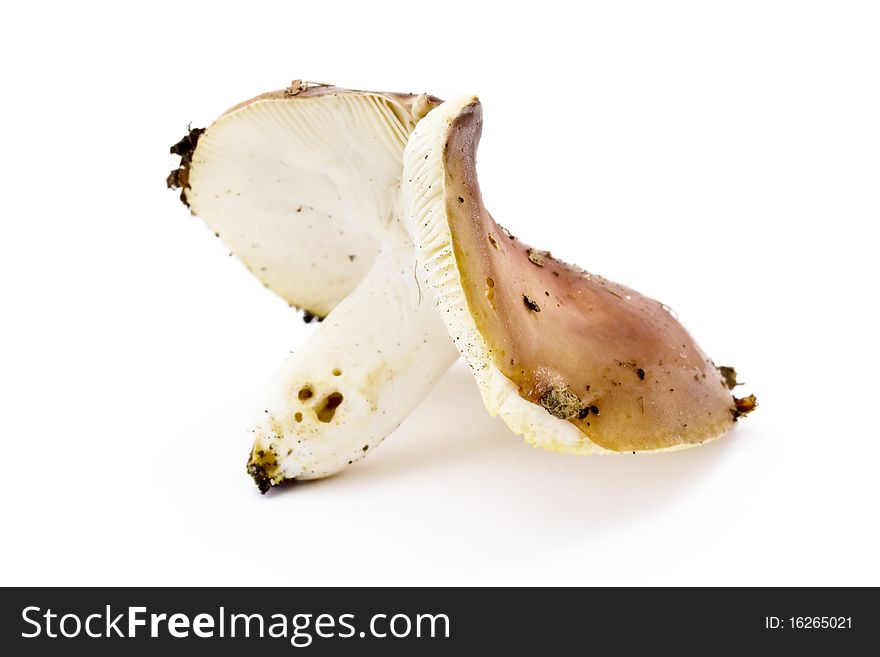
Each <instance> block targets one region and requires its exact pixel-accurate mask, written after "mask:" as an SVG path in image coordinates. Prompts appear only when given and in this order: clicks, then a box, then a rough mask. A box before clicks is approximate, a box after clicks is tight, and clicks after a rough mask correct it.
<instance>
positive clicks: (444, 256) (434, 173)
mask: <svg viewBox="0 0 880 657" xmlns="http://www.w3.org/2000/svg"><path fill="white" fill-rule="evenodd" d="M481 127H482V109H481V105H480V103H479V101H478V100H477V99H476V98H475V97H468V98H465V99H460V100H457V101H452V102H448V103H445V104H443V105H441V106H440V107H438V108H437V109H435V110H434V111H433V112H432V113H431V114H429V115H428V116H427V117H426V118H425V119H424V120H423V121H422V122H421V123H420V124H419V125H418V126H417V128H416V130H415V132H414V133H413V135H412V137H411V138H410V143H409V145H408V146H407V151H406V154H405V158H404V189H403V191H404V196H405V199H406V203H407V204H408V207H409V210H408V220H409V225H410V229H411V230H412V232H413V236H414V237H413V241H414V243H415V245H416V250H417V259H418V262H419V265H420V269H421V276H422V280H423V282H424V283H425V284H426V286H427V287H428V288H429V289H430V290H431V291H432V294H433V297H434V299H435V302H436V304H437V306H438V307H439V309H440V311H441V314H442V316H443V318H444V321H445V323H446V327H447V330H448V331H449V333H450V335H451V336H452V338H453V340H454V341H455V344H456V346H457V347H458V350H459V351H460V353H461V354H462V356H463V357H464V359H465V361H466V362H467V363H468V365H469V366H470V367H471V369H472V371H473V372H474V375H475V377H476V378H477V382H478V384H479V387H480V390H481V393H482V396H483V401H484V402H485V404H486V407H487V409H488V410H489V412H490V413H491V414H493V415H496V414H497V415H500V416H501V417H502V418H503V419H504V421H505V422H506V423H507V424H508V426H510V428H511V429H512V430H513V431H514V432H515V433H518V434H522V435H523V436H524V437H525V439H526V440H527V441H528V442H530V443H533V444H535V445H538V446H541V447H544V448H547V449H551V450H558V451H565V452H577V453H590V452H596V451H610V452H624V451H633V452H635V451H647V450H662V449H673V448H681V447H688V446H692V445H697V444H700V443H703V442H706V441H708V440H712V439H714V438H717V437H719V436H721V435H722V434H723V433H725V432H726V431H727V430H728V429H730V427H731V426H732V425H733V423H734V421H735V419H736V418H737V417H738V416H739V415H740V414H742V413H743V412H747V410H750V408H747V407H748V406H749V405H750V403H751V404H753V402H754V398H750V399H748V400H735V399H734V397H733V396H732V394H731V391H730V388H729V387H728V384H729V383H731V384H735V377H734V381H732V382H731V381H730V380H729V379H730V377H729V376H725V375H722V373H721V372H720V371H719V369H718V368H716V367H715V365H714V364H713V363H712V361H711V360H710V359H709V358H707V357H706V355H705V354H704V353H703V352H702V351H701V350H700V348H699V347H698V346H697V345H696V343H695V342H694V340H693V339H692V338H691V336H690V335H689V334H688V333H687V331H686V330H685V329H684V328H683V327H682V325H681V324H680V323H679V322H678V321H677V320H676V318H675V317H674V316H673V315H672V314H671V312H670V310H669V308H667V307H666V306H664V305H663V304H661V303H659V302H657V301H654V300H653V299H649V298H647V297H645V296H643V295H641V294H639V293H638V292H636V291H634V290H632V289H630V288H627V287H624V286H623V285H619V284H617V283H613V282H611V281H608V280H606V279H604V278H601V277H599V276H595V275H592V274H589V273H587V272H585V271H583V270H582V269H580V268H578V267H574V266H571V265H568V264H566V263H563V262H560V261H559V260H556V259H555V258H553V257H552V256H551V255H550V254H549V253H548V252H545V251H539V250H537V249H533V248H530V247H529V246H528V245H526V244H524V243H522V242H520V241H519V240H517V239H515V238H514V237H513V236H512V235H510V234H508V233H507V232H506V231H505V230H504V229H503V228H502V227H500V226H499V225H498V224H496V223H495V221H494V220H493V219H492V217H491V215H490V214H489V213H488V212H487V211H486V208H485V206H484V205H483V199H482V196H481V194H480V188H479V184H478V181H477V173H476V151H477V145H478V142H479V139H480V132H481ZM728 374H729V372H728Z"/></svg>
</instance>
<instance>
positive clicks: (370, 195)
mask: <svg viewBox="0 0 880 657" xmlns="http://www.w3.org/2000/svg"><path fill="white" fill-rule="evenodd" d="M439 102H440V101H439V100H438V99H437V98H434V97H433V96H427V95H421V96H414V95H407V94H393V93H376V92H364V91H351V90H346V89H339V88H336V87H331V86H327V85H313V84H304V83H302V82H300V81H298V80H296V81H294V82H293V84H292V85H291V86H290V87H288V88H287V89H285V90H282V91H278V92H271V93H268V94H263V95H261V96H257V97H256V98H254V99H252V100H249V101H247V102H245V103H241V104H240V105H236V106H235V107H233V108H232V109H230V110H229V111H227V112H226V113H225V114H223V115H222V116H221V117H220V118H219V119H217V120H216V121H215V122H214V123H213V124H212V125H211V126H210V127H208V128H207V129H206V130H191V131H190V132H189V133H188V134H187V135H186V136H185V137H184V139H183V140H181V142H179V143H178V144H176V145H175V146H173V147H172V152H175V153H177V154H178V155H180V156H181V163H180V166H179V167H178V168H177V169H176V170H175V171H173V172H172V173H171V175H170V176H169V178H168V185H169V187H174V188H181V190H182V191H181V200H183V202H184V203H186V204H187V205H188V206H189V207H190V209H191V211H192V212H193V214H196V215H198V216H199V217H201V218H202V219H203V220H204V221H205V223H207V225H208V226H209V227H210V228H211V229H212V230H213V231H214V232H215V234H217V235H218V236H219V237H220V239H221V240H223V241H224V243H225V244H226V245H227V246H228V247H229V249H230V250H231V252H232V253H234V254H235V255H237V256H238V257H239V258H240V259H241V260H242V261H243V262H244V263H245V265H246V266H247V267H248V269H249V270H250V271H251V272H252V273H253V274H254V275H255V276H257V277H258V278H259V279H260V280H261V281H262V282H263V283H264V284H265V285H266V286H267V287H268V288H270V289H271V290H273V291H274V292H276V293H277V294H279V295H280V296H281V297H283V298H284V299H285V300H286V301H287V302H288V303H289V304H291V305H292V306H297V307H301V308H303V309H305V311H306V318H310V317H311V316H317V317H319V318H324V317H325V316H326V319H325V321H324V322H323V323H322V324H321V326H319V327H318V329H317V330H316V331H315V333H314V334H313V335H312V336H311V337H310V338H309V340H308V341H307V342H306V343H305V344H303V345H302V346H301V347H300V349H299V350H297V351H296V353H294V354H293V355H291V356H290V357H289V358H287V359H286V360H285V361H284V363H283V364H282V365H281V367H280V368H279V370H278V372H277V373H276V375H275V376H274V377H273V379H272V380H271V381H270V382H269V384H268V386H267V390H266V393H265V396H264V401H263V403H262V405H261V407H260V409H259V411H258V416H259V417H258V420H257V422H256V426H255V429H254V445H253V449H252V451H251V455H250V458H249V460H248V464H247V470H248V472H249V474H250V475H251V476H252V477H253V478H254V481H255V482H256V484H257V486H258V487H259V488H260V491H261V492H266V491H267V490H268V489H269V488H270V487H271V486H275V485H278V484H280V483H281V482H283V481H285V480H291V479H314V478H319V477H325V476H328V475H330V474H333V473H335V472H338V471H339V470H341V469H343V468H345V467H346V466H347V465H349V464H351V463H353V462H354V461H357V460H359V459H361V458H363V457H364V456H365V455H366V454H367V453H368V452H369V451H370V450H372V449H373V448H374V447H375V446H376V445H377V444H378V443H379V442H380V441H381V440H382V439H383V438H384V437H385V436H386V435H388V434H389V433H390V432H391V431H393V430H394V429H395V428H396V427H397V425H398V424H399V423H400V422H401V421H402V420H403V419H404V418H405V417H406V416H407V415H408V414H409V412H410V411H411V410H412V408H413V407H414V406H415V405H416V404H418V402H419V401H420V400H421V399H422V398H423V397H424V396H425V395H426V394H427V392H428V391H429V390H430V388H431V387H432V386H433V385H434V384H435V383H436V381H437V380H438V379H439V377H440V376H441V375H442V374H443V372H444V371H445V370H446V369H447V368H448V367H449V365H450V364H451V363H452V362H453V360H455V358H456V357H457V353H456V350H455V349H454V347H453V346H452V345H451V343H450V342H449V339H448V337H447V335H446V331H445V328H444V326H443V323H442V321H441V319H440V317H439V315H438V314H437V312H436V310H435V309H434V308H433V307H432V305H431V304H429V303H428V302H427V301H426V300H425V299H424V298H423V294H422V291H421V289H420V288H419V286H418V283H417V281H416V278H415V274H414V272H415V250H414V248H413V245H412V242H411V239H410V237H409V234H408V233H407V231H406V230H405V228H404V227H403V226H402V224H401V222H400V220H399V188H400V180H401V172H402V168H403V150H404V147H405V145H406V142H407V139H408V136H409V134H410V132H411V131H412V129H413V127H414V126H415V125H416V123H417V122H418V121H419V120H420V119H421V118H422V117H423V116H425V114H427V113H428V112H429V111H431V109H432V108H433V107H435V106H436V105H437V104H438V103H439Z"/></svg>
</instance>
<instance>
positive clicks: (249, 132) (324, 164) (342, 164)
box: [186, 92, 414, 316]
mask: <svg viewBox="0 0 880 657" xmlns="http://www.w3.org/2000/svg"><path fill="white" fill-rule="evenodd" d="M413 125H414V122H413V120H412V118H411V117H410V116H409V114H408V112H407V111H406V110H404V109H403V108H402V107H399V106H396V103H394V101H392V100H390V99H388V98H385V97H383V96H379V95H375V94H370V93H362V92H345V93H339V94H338V95H326V96H316V97H307V98H296V97H293V98H274V99H262V100H257V101H254V102H252V103H250V104H248V105H245V106H244V107H242V108H240V109H237V110H235V111H233V112H231V113H229V114H226V115H224V116H222V117H220V118H219V119H218V120H217V121H216V122H215V123H214V124H212V125H211V126H210V127H209V128H208V129H207V131H206V132H205V133H204V134H203V135H202V137H201V139H200V140H199V143H198V146H197V148H196V151H195V153H194V155H193V160H192V164H191V167H190V177H189V183H190V189H189V190H187V192H186V194H187V199H188V201H189V203H190V207H191V208H192V210H193V212H194V213H195V214H196V215H198V216H199V217H201V218H202V219H203V220H204V221H205V223H206V224H207V225H208V226H209V227H210V229H211V230H212V231H214V232H215V233H219V235H220V238H221V239H222V240H223V242H224V243H225V244H226V246H227V247H228V248H229V249H230V250H231V251H232V253H234V254H235V255H236V256H237V257H238V258H240V259H241V260H242V261H243V262H244V263H245V265H246V266H247V267H248V269H249V270H250V271H251V272H252V273H253V274H254V275H255V276H256V277H257V278H259V279H260V280H261V281H262V282H263V283H264V284H265V285H266V286H267V287H268V288H269V289H271V290H272V291H274V292H275V293H277V294H278V295H280V296H281V297H282V298H284V299H285V300H286V301H287V302H288V303H290V304H292V305H295V306H297V307H302V308H305V309H307V310H309V311H311V312H312V313H314V314H317V315H321V316H323V315H326V314H327V313H329V312H330V310H332V309H333V307H334V306H336V304H337V303H339V301H340V300H341V299H342V298H344V297H345V296H346V295H347V294H348V293H349V292H351V291H352V290H353V289H354V287H355V286H356V285H357V284H358V282H360V281H361V279H363V277H364V276H365V275H366V273H367V271H368V270H369V268H370V265H371V264H372V262H373V259H374V258H375V256H376V253H377V252H378V249H379V237H380V235H381V233H382V230H383V229H384V227H386V226H387V225H388V222H389V221H390V219H391V217H392V213H393V207H394V204H395V203H396V198H397V194H398V190H399V183H400V172H401V168H402V153H403V148H404V145H405V144H406V140H407V138H408V135H409V133H410V131H411V130H412V128H413Z"/></svg>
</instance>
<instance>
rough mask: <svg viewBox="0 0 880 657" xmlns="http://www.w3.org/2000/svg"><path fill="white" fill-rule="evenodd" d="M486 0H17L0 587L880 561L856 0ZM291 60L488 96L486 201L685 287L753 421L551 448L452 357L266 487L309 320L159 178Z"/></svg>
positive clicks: (694, 577) (572, 247) (865, 57)
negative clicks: (275, 418)
mask: <svg viewBox="0 0 880 657" xmlns="http://www.w3.org/2000/svg"><path fill="white" fill-rule="evenodd" d="M485 5H486V3H479V2H475V1H474V0H471V1H469V2H452V1H444V2H441V3H427V2H425V3H420V2H413V1H408V2H399V3H398V2H360V3H350V4H339V3H333V2H328V1H326V0H321V1H318V2H311V3H304V2H277V3H263V2H255V1H249V2H247V3H235V4H234V5H232V3H230V5H224V4H222V3H207V2H206V3H187V2H174V3H159V2H151V3H146V4H141V5H138V8H137V9H135V8H134V7H133V6H132V5H130V4H128V3H107V4H106V5H97V4H93V3H85V4H83V3H57V4H49V5H45V4H43V3H36V2H34V3H13V4H12V5H10V6H9V7H7V8H6V9H5V10H4V18H3V22H2V27H0V57H2V61H3V75H2V78H3V79H2V86H0V116H2V128H0V130H2V160H0V161H2V172H0V173H2V190H3V193H2V196H0V216H2V222H3V223H2V226H3V230H2V239H0V290H2V308H0V313H2V324H0V358H2V360H0V372H2V374H0V377H2V378H0V386H2V387H0V404H2V411H0V413H2V416H0V423H2V424H0V431H2V434H0V438H2V468H3V470H2V476H0V505H2V506H0V522H2V527H0V531H2V534H3V538H2V541H0V553H2V554H0V583H2V584H7V585H8V584H24V585H31V584H115V585H136V584H218V585H220V584H264V585H306V584H312V585H324V584H328V585H329V584H412V585H426V584H502V585H507V584H563V585H564V584H614V585H617V584H735V585H738V584H773V585H775V584H873V585H878V584H880V568H878V559H877V554H878V550H880V545H878V513H877V505H878V499H880V495H878V484H877V481H878V457H880V430H878V418H877V413H878V410H880V400H878V394H880V393H878V386H877V382H878V377H880V362H878V360H880V359H878V348H877V335H878V333H880V331H878V322H877V319H876V307H877V293H876V284H877V281H878V265H877V259H878V256H877V245H878V241H877V230H876V227H877V221H878V210H880V194H878V192H880V185H878V181H880V84H878V82H880V36H878V35H880V20H878V12H877V9H876V5H872V3H867V2H866V3H854V2H827V3H818V2H766V1H762V2H735V3H734V2H731V3H724V4H720V3H704V2H691V3H681V2H678V3H650V2H649V3H631V2H615V3H602V6H596V5H591V4H588V5H584V4H583V3H573V2H572V3H553V2H547V1H542V2H538V3H529V4H523V5H520V4H517V3H504V5H503V8H502V5H501V3H492V5H493V7H492V8H488V7H486V6H485ZM232 6H234V7H235V8H234V9H233V8H232ZM292 78H304V79H310V80H319V81H325V82H333V83H336V84H339V85H342V86H348V87H354V88H363V89H384V90H399V91H413V92H422V91H429V92H432V93H434V94H436V95H438V96H441V97H451V96H455V95H458V94H462V93H477V94H479V95H480V97H481V99H482V101H483V104H484V111H485V127H484V137H483V142H482V145H481V150H480V159H479V171H480V177H481V181H482V186H483V193H484V197H485V198H486V201H487V205H489V207H490V209H491V210H492V212H493V214H494V215H495V216H496V217H497V218H498V219H499V220H500V221H501V222H502V223H503V224H505V225H506V226H508V227H509V228H510V229H511V230H512V231H513V232H514V233H516V234H517V235H519V236H521V237H522V238H523V239H525V240H526V241H528V242H531V243H533V244H535V246H538V247H542V248H549V249H552V250H553V252H554V254H556V255H558V256H560V257H561V258H563V259H564V260H568V261H573V262H577V263H579V264H581V265H582V266H584V267H585V268H587V269H589V270H591V271H593V272H595V273H599V274H603V275H605V276H607V277H608V278H611V279H613V280H617V281H620V282H622V283H626V284H628V285H630V286H632V287H634V288H636V289H638V290H640V291H642V292H643V293H645V294H648V295H650V296H653V297H655V298H659V299H661V300H663V301H664V302H666V303H668V304H669V305H671V306H672V307H674V308H675V309H676V311H677V312H678V314H679V316H680V317H681V318H682V320H683V321H684V323H685V324H686V326H687V327H688V328H689V329H690V330H691V332H692V333H693V334H694V335H695V337H696V338H697V341H698V342H699V343H700V344H701V346H702V347H703V348H704V349H705V350H706V352H707V353H708V354H709V355H710V356H712V357H713V358H714V359H715V361H716V362H718V363H725V364H726V363H729V364H733V365H735V366H736V367H737V368H738V369H739V371H740V373H741V378H742V379H744V380H745V381H747V382H748V386H747V388H746V391H753V392H755V393H757V395H758V397H759V401H760V404H761V406H760V408H759V409H758V411H757V412H756V413H755V414H754V415H752V416H751V417H749V418H748V419H747V420H745V421H743V422H741V423H740V426H739V427H737V429H736V430H735V431H734V432H733V433H732V434H730V435H729V436H727V437H726V438H724V439H723V440H721V441H719V442H717V443H714V444H711V445H708V446H705V447H703V448H699V449H694V450H689V451H685V452H680V453H671V454H661V455H639V456H632V455H628V456H619V457H593V458H586V457H574V456H560V455H555V454H550V453H546V452H543V451H541V450H537V449H533V448H531V447H528V446H526V445H525V444H523V443H522V441H521V440H520V439H519V438H517V437H514V436H513V435H512V434H510V432H509V431H508V430H507V429H506V427H505V426H504V425H503V424H502V423H501V422H500V421H498V420H495V419H492V418H489V417H488V416H487V414H486V413H485V411H484V410H483V407H482V404H481V402H480V400H479V397H478V393H477V389H476V386H475V384H474V382H473V380H472V378H471V376H470V374H469V372H468V371H467V370H466V368H464V367H463V366H461V365H460V364H458V365H456V366H455V367H454V368H453V369H452V370H451V371H450V373H449V374H448V375H447V376H446V377H445V378H444V379H443V380H442V381H441V383H440V384H439V386H438V388H437V389H436V390H435V392H434V393H433V394H432V396H430V397H429V398H428V399H427V400H426V401H425V403H424V404H423V405H422V406H421V407H420V408H419V409H418V410H417V411H416V412H415V413H414V414H413V415H412V416H411V417H410V418H409V419H408V420H407V421H406V422H405V423H404V425H403V426H402V427H401V428H400V429H399V430H398V431H397V432H396V433H395V434H394V435H392V436H391V437H390V438H389V439H388V440H387V441H386V442H385V443H384V444H383V445H382V447H381V448H380V449H379V450H378V451H377V452H376V453H375V454H374V455H373V456H371V457H370V458H368V459H366V460H365V461H364V462H362V463H359V464H357V465H355V466H354V467H352V468H351V469H350V470H349V471H347V472H345V473H343V474H342V475H340V476H337V477H334V478H332V479H328V480H325V481H322V482H318V483H313V484H309V485H300V486H294V487H292V488H289V489H286V490H283V491H280V492H278V493H277V494H270V495H266V496H265V497H261V496H260V495H259V494H258V492H257V490H256V488H255V487H254V485H253V482H252V481H251V480H250V479H249V478H248V477H247V475H246V474H245V472H244V465H245V460H246V457H247V454H248V451H249V447H250V445H249V439H248V433H247V430H248V428H249V426H248V425H249V422H250V420H251V414H250V411H251V410H252V408H253V406H254V404H255V403H256V395H257V393H258V392H259V391H260V389H261V387H262V385H263V383H264V382H265V380H266V379H267V378H268V377H269V376H270V374H271V373H272V372H273V370H274V368H275V367H276V366H277V365H278V363H279V362H280V361H281V359H282V358H283V357H284V356H285V355H286V354H287V353H288V352H289V351H290V350H294V349H296V348H297V346H298V345H299V344H301V343H302V342H303V340H304V339H305V338H306V337H307V336H308V335H309V333H310V331H313V330H314V329H315V327H314V326H304V325H303V323H302V322H301V320H300V318H299V317H298V316H297V314H296V313H294V312H292V311H291V310H289V309H288V307H287V306H286V304H285V303H284V302H282V301H280V300H279V299H277V298H275V297H273V296H272V295H271V293H269V292H267V291H266V290H265V289H263V287H262V286H261V285H260V284H259V283H258V282H257V281H256V280H255V279H253V278H251V277H250V276H249V274H248V273H247V271H246V270H245V269H244V267H242V266H241V265H240V264H239V263H238V262H237V261H236V260H235V259H234V258H229V257H228V256H227V254H226V253H225V251H224V250H223V248H222V245H221V244H220V243H219V241H217V240H215V239H214V238H213V237H212V235H211V234H210V232H209V231H208V230H207V229H206V228H205V227H204V226H203V225H202V224H201V222H200V221H199V220H198V219H196V218H194V217H191V216H190V215H189V214H188V213H187V212H186V210H185V208H183V207H182V206H181V205H180V204H179V203H178V202H177V198H176V194H175V193H173V192H170V191H167V190H166V189H165V188H164V178H165V175H166V174H167V172H168V170H170V169H171V168H172V166H173V165H174V164H175V158H173V157H172V156H170V155H169V154H168V146H169V145H170V144H172V143H173V142H174V141H176V140H177V139H178V138H179V137H180V136H181V135H182V134H183V132H184V130H185V128H186V125H187V123H188V122H190V121H192V122H193V124H194V125H196V126H201V125H205V124H206V123H208V122H210V121H211V120H212V119H213V118H214V117H216V116H217V115H219V114H220V113H221V112H222V111H223V110H225V109H226V108H227V107H229V106H231V105H233V104H235V103H237V102H238V101H241V100H244V99H246V98H248V97H250V96H253V95H255V94H257V93H260V92H262V91H266V90H270V89H277V88H280V87H284V86H286V85H287V84H288V83H289V81H290V80H291V79H292ZM206 445H209V446H210V447H209V448H208V449H206V448H205V446H206ZM205 454H207V456H205Z"/></svg>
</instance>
